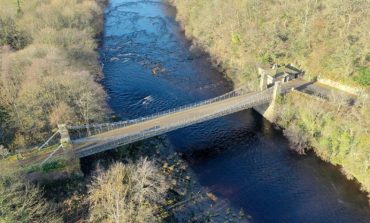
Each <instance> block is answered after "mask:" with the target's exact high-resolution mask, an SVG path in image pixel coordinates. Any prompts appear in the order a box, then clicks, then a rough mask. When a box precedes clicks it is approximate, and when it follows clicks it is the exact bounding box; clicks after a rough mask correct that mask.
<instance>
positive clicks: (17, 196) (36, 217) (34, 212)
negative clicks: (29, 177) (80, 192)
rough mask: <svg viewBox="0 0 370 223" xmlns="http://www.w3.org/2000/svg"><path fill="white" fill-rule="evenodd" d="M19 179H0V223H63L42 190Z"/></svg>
mask: <svg viewBox="0 0 370 223" xmlns="http://www.w3.org/2000/svg"><path fill="white" fill-rule="evenodd" d="M19 179H20V178H19V177H11V178H0V222H24V223H26V222H51V223H52V222H62V221H61V218H60V217H59V216H58V214H57V213H56V212H55V208H54V207H53V205H52V204H50V203H49V202H47V201H46V200H45V199H44V198H43V194H42V192H41V190H40V189H39V188H38V187H36V186H33V185H32V184H29V183H24V182H22V181H21V180H19Z"/></svg>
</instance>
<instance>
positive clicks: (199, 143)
mask: <svg viewBox="0 0 370 223" xmlns="http://www.w3.org/2000/svg"><path fill="white" fill-rule="evenodd" d="M175 13H176V12H175V10H174V9H173V8H172V7H170V6H168V5H167V4H165V3H163V2H162V1H159V0H152V1H147V0H142V1H139V0H138V1H135V0H110V4H109V5H108V6H107V9H106V21H105V31H104V34H103V37H102V38H103V39H102V44H101V47H100V50H99V51H100V55H101V62H102V64H103V65H104V66H103V71H104V75H105V77H104V79H103V81H102V84H103V85H104V87H105V89H106V91H107V93H108V95H109V106H110V107H111V109H112V111H113V112H114V113H115V114H116V115H117V116H118V117H119V118H120V119H133V118H137V117H141V116H144V115H149V114H152V113H156V112H159V111H164V110H167V109H171V108H176V107H178V106H181V105H185V104H189V103H193V102H198V101H200V100H204V99H208V98H211V97H215V96H218V95H221V94H223V93H226V92H229V91H230V90H232V83H231V82H230V81H228V80H227V79H226V78H225V77H224V76H223V74H222V73H220V72H218V71H217V70H216V69H215V68H213V67H212V65H211V63H210V62H209V60H208V57H207V55H205V54H204V53H202V52H201V51H199V50H197V49H192V48H191V44H190V42H189V41H188V40H187V39H186V38H185V37H184V34H183V32H182V31H181V29H180V26H179V24H178V23H177V22H176V21H175ZM154 73H155V74H154ZM166 137H168V139H169V140H170V142H171V144H172V146H173V147H174V148H175V149H176V150H177V151H178V152H181V153H182V154H183V158H184V159H185V160H186V161H187V162H188V163H189V165H190V166H191V168H192V170H193V171H194V173H195V175H196V177H197V179H198V181H199V183H200V184H201V185H202V186H203V187H204V188H207V189H208V190H211V191H212V192H213V193H214V194H216V195H217V196H219V197H221V198H223V199H226V200H228V201H229V203H230V204H231V205H232V206H233V207H234V208H237V209H240V208H242V209H244V210H245V212H247V213H249V214H250V215H251V216H252V222H274V223H276V222H300V223H301V222H370V211H369V208H368V206H367V199H366V196H365V195H364V194H363V193H361V192H360V191H359V186H358V185H357V184H356V183H354V182H350V181H347V180H346V179H345V178H344V177H343V176H342V175H341V173H340V171H339V170H338V169H337V168H335V167H333V166H331V165H329V164H326V163H324V162H322V161H320V160H319V159H318V158H317V157H315V156H314V155H312V154H310V155H308V156H298V155H296V154H294V153H292V152H290V151H289V145H288V141H287V139H286V138H285V137H284V136H283V134H282V131H281V130H279V129H277V128H276V127H274V126H273V125H271V124H270V123H269V122H267V121H266V120H265V119H264V118H262V117H261V116H260V115H259V114H257V113H256V112H254V111H253V110H247V111H243V112H240V113H237V114H233V115H229V116H226V117H223V118H219V119H217V120H212V121H208V122H205V123H202V124H197V125H194V126H191V127H187V128H184V129H181V130H177V131H175V132H172V133H169V134H167V135H166ZM82 163H85V165H86V163H87V162H86V161H85V162H84V161H82Z"/></svg>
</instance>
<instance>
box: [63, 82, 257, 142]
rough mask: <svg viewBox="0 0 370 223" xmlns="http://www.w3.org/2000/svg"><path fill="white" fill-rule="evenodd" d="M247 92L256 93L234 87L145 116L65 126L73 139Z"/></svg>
mask: <svg viewBox="0 0 370 223" xmlns="http://www.w3.org/2000/svg"><path fill="white" fill-rule="evenodd" d="M248 93H249V94H256V92H252V93H250V92H247V90H246V89H245V87H241V88H238V89H235V90H234V91H231V92H229V93H226V94H223V95H221V96H218V97H215V98H211V99H208V100H204V101H200V102H197V103H191V104H187V105H183V106H180V107H177V108H174V109H170V110H166V111H163V112H159V113H155V114H152V115H149V116H145V117H141V118H136V119H132V120H125V121H119V122H111V123H101V124H89V125H79V126H67V128H68V131H70V135H71V138H72V140H75V139H78V138H83V137H87V136H91V135H96V134H100V133H103V132H107V131H111V130H114V129H117V128H122V127H126V126H129V125H134V124H137V123H140V122H144V121H148V120H151V119H156V118H159V117H162V116H166V115H170V114H173V113H177V112H181V111H185V110H188V109H192V108H195V107H199V106H203V105H207V104H211V103H215V102H219V101H222V100H226V99H229V98H233V97H237V96H241V95H246V94H248ZM257 93H258V92H257Z"/></svg>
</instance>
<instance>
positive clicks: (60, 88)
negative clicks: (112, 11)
mask: <svg viewBox="0 0 370 223" xmlns="http://www.w3.org/2000/svg"><path fill="white" fill-rule="evenodd" d="M104 2H105V0H86V1H79V0H72V1H58V0H45V1H38V0H27V1H19V2H17V1H14V0H0V5H1V9H0V56H1V57H0V58H1V60H0V65H1V66H0V68H1V69H0V120H1V124H0V144H4V145H6V146H7V147H8V148H9V149H11V150H13V151H14V150H15V149H19V148H24V147H26V146H28V145H32V144H35V143H37V142H39V141H41V140H43V139H45V138H47V137H48V136H49V134H50V132H51V130H52V129H53V128H55V127H56V125H57V124H58V123H67V124H68V123H72V122H74V123H91V122H98V121H102V120H103V119H104V118H105V115H106V112H107V109H106V102H105V98H106V95H105V92H104V91H103V89H102V87H101V86H100V85H99V84H98V83H97V82H96V81H97V80H99V78H100V77H101V71H100V67H99V64H98V56H97V53H96V51H95V49H96V47H97V43H96V40H95V39H94V38H95V36H96V35H98V34H99V33H100V31H101V27H102V21H103V19H102V7H103V4H104ZM18 3H19V4H18ZM20 11H21V12H20Z"/></svg>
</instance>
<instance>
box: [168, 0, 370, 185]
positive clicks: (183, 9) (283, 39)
mask: <svg viewBox="0 0 370 223" xmlns="http://www.w3.org/2000/svg"><path fill="white" fill-rule="evenodd" d="M170 2H171V3H172V4H173V5H174V6H175V7H176V8H177V11H178V14H177V19H178V20H179V21H180V23H181V24H182V26H183V28H184V31H185V34H186V35H187V37H188V38H190V39H193V41H194V43H195V44H196V45H199V46H200V47H201V48H202V49H204V50H205V51H206V52H208V53H209V54H210V55H211V57H212V58H213V60H214V61H215V63H216V64H217V65H219V66H221V67H222V68H223V69H224V70H225V71H226V74H227V75H228V76H229V77H230V78H231V79H232V80H234V82H235V83H236V84H240V83H242V84H246V85H247V86H249V88H250V89H251V90H252V89H257V86H258V84H257V83H258V80H259V77H258V74H257V73H258V72H257V65H258V64H262V63H291V62H293V63H297V64H300V65H301V66H302V68H303V69H305V70H306V71H308V72H307V73H308V75H307V76H310V74H311V78H312V77H313V76H314V75H312V74H315V73H320V74H323V75H322V76H324V77H325V78H328V79H330V78H335V79H334V80H338V81H340V82H342V83H345V84H350V85H354V86H360V87H363V88H364V89H365V90H366V89H367V90H368V89H369V88H368V85H367V84H366V83H367V82H366V81H359V80H360V79H361V80H364V79H366V78H363V77H365V76H366V72H367V71H366V70H367V69H368V67H367V66H368V62H366V58H365V56H363V57H362V58H363V63H362V65H361V66H359V68H358V69H359V72H358V73H356V74H354V77H355V78H353V77H351V76H350V75H347V74H348V72H347V71H346V70H345V67H344V65H341V64H338V69H330V66H326V67H325V66H323V65H320V66H318V68H316V69H314V68H313V67H315V66H317V64H316V63H314V61H312V58H314V57H317V55H318V54H319V53H320V52H319V51H317V49H315V48H310V50H311V54H309V56H307V57H303V58H302V56H301V55H304V52H303V51H304V50H305V49H304V45H305V43H304V42H302V43H299V42H294V41H290V36H291V35H293V34H292V33H289V32H292V31H293V30H294V29H295V27H294V25H293V26H290V24H296V23H293V22H294V20H297V16H299V15H300V13H299V12H298V11H296V10H291V11H290V13H291V15H290V16H291V17H287V18H286V19H285V30H284V29H282V30H281V32H280V34H279V29H277V30H276V31H277V34H276V33H275V34H273V33H271V32H273V29H274V27H271V25H272V24H274V23H275V22H276V21H279V20H280V19H283V18H282V17H280V16H278V18H276V20H273V19H274V18H271V17H269V16H268V15H267V14H266V15H264V16H261V14H259V15H256V14H255V13H256V12H258V10H256V8H258V9H259V10H268V11H269V12H270V11H271V10H272V9H271V6H269V5H263V4H260V5H249V4H248V3H245V2H242V1H239V2H238V3H235V4H229V3H226V2H224V3H210V2H208V1H176V0H174V1H170ZM347 3H349V2H347ZM328 4H332V3H328ZM281 7H282V8H284V7H293V8H294V5H290V6H288V5H285V6H281ZM307 7H308V10H309V12H310V13H311V14H310V17H309V18H308V17H307V21H310V22H312V24H313V23H314V20H315V19H316V18H317V17H315V16H318V14H321V13H320V12H318V11H315V10H316V7H317V6H314V5H312V6H311V5H308V6H307ZM336 7H337V6H336ZM220 8H223V9H225V10H220ZM279 9H280V8H275V9H274V10H279ZM243 10H244V11H243ZM245 10H246V12H245ZM273 14H274V15H277V14H276V13H273ZM303 14H304V13H303ZM316 14H317V15H316ZM245 16H249V17H248V18H245ZM242 21H243V22H242ZM282 22H283V21H282ZM364 23H365V22H364ZM364 23H359V22H358V23H356V24H354V27H352V28H353V29H357V28H359V27H362V26H364V25H366V24H364ZM310 24H311V23H310ZM269 27H271V29H270V28H269ZM277 27H279V26H277ZM308 28H311V29H313V30H314V32H316V31H317V30H316V28H317V27H316V28H315V27H309V26H307V29H308ZM270 31H271V32H270ZM283 31H284V32H285V33H284V32H283ZM294 31H295V32H298V30H294ZM299 32H301V31H299ZM318 32H319V31H318ZM334 32H337V31H336V30H334ZM268 35H270V37H271V38H270V39H269V38H267V37H268ZM297 35H298V34H297ZM328 35H329V34H328ZM330 35H331V34H330ZM265 37H266V38H267V39H266V38H265ZM312 38H313V39H314V40H313V41H315V38H317V36H316V37H312ZM327 38H329V39H330V38H331V37H329V36H328V37H327ZM359 38H360V39H361V38H362V39H366V38H364V37H359ZM346 41H349V40H346ZM271 44H272V45H271ZM299 44H301V48H296V47H297V46H298V45H299ZM302 44H303V45H302ZM327 44H328V45H329V43H327ZM330 46H331V47H334V49H335V46H332V45H330ZM359 46H361V44H360V45H359ZM302 47H303V48H302ZM357 47H358V46H357V45H356V44H355V46H354V45H352V46H351V47H349V50H351V51H353V50H355V49H357ZM308 48H309V47H308ZM341 50H342V49H339V48H338V53H340V51H341ZM306 53H307V52H306ZM321 53H322V52H321ZM311 57H312V58H311ZM292 58H293V59H292ZM316 59H317V58H316ZM349 59H350V58H349ZM327 63H333V62H329V60H327ZM362 66H364V67H365V68H364V69H362V68H360V67H362ZM353 69H355V70H356V69H357V68H353ZM336 72H338V73H337V74H338V75H335V73H336ZM339 74H341V75H339ZM356 77H357V78H356ZM307 104H311V105H312V107H315V108H316V109H315V110H313V109H307ZM368 106H369V103H368V101H363V102H362V103H359V104H357V105H355V106H352V107H347V106H344V105H343V104H342V103H341V102H340V100H338V101H337V102H334V103H332V102H331V103H329V102H324V103H319V102H316V101H315V100H314V99H311V98H306V97H304V96H301V95H294V94H289V95H288V96H286V97H285V98H283V99H281V100H280V101H279V102H278V103H277V108H276V109H275V112H276V114H274V115H275V116H276V123H277V124H279V125H280V126H282V127H283V128H285V131H284V132H285V134H286V135H287V136H288V138H290V141H291V142H292V146H293V147H297V146H298V147H299V146H303V147H304V149H313V150H314V151H315V153H316V154H317V155H318V156H319V157H321V158H322V159H323V160H325V161H328V162H330V163H332V164H333V165H339V166H341V167H342V169H343V172H344V173H345V174H346V176H347V177H348V178H349V179H351V178H355V179H356V180H358V181H359V182H360V183H361V185H362V188H363V190H364V191H367V192H370V177H369V176H370V168H369V162H370V157H368V154H369V153H370V151H369V150H370V148H369V145H370V142H369V138H368V131H369V121H370V120H369V117H370V109H369V107H368ZM310 107H311V106H310Z"/></svg>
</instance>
